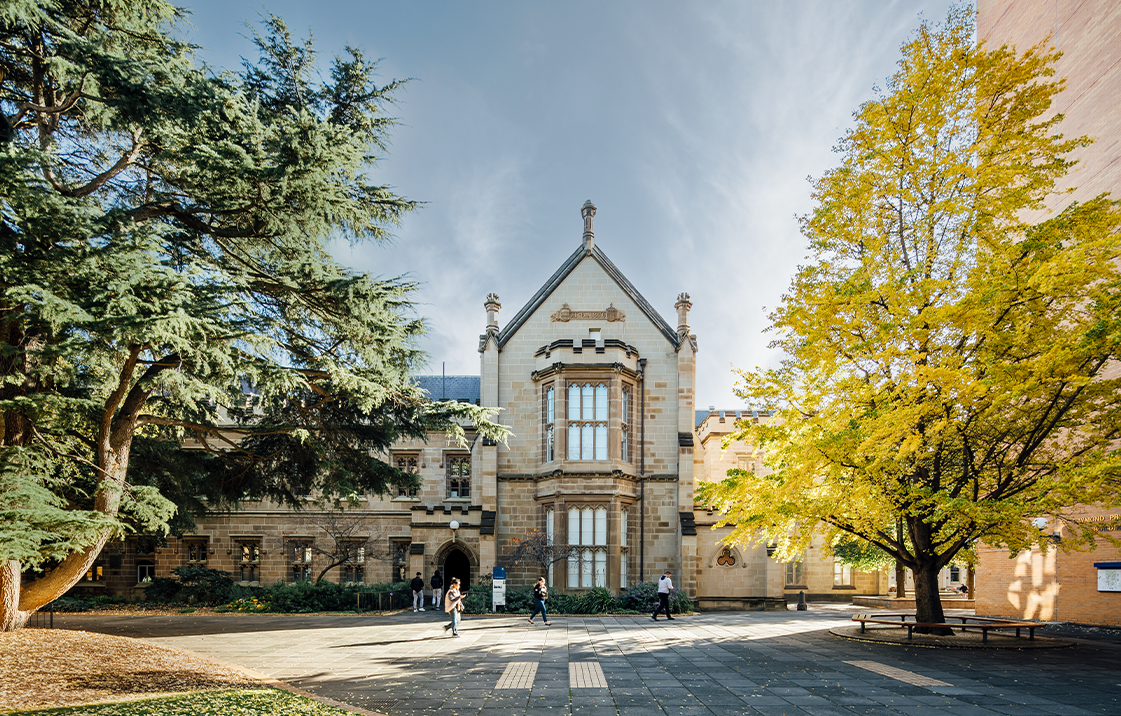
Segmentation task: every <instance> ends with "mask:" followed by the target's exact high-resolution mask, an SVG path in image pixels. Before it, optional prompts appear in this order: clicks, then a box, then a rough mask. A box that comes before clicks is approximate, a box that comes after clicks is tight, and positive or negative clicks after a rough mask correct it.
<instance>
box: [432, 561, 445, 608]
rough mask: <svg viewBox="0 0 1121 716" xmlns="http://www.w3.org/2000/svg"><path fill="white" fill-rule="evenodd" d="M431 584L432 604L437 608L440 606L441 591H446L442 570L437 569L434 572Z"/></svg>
mask: <svg viewBox="0 0 1121 716" xmlns="http://www.w3.org/2000/svg"><path fill="white" fill-rule="evenodd" d="M429 584H430V585H432V606H433V608H435V607H437V606H439V604H440V593H441V592H443V591H444V578H443V577H441V576H440V570H438V569H437V570H436V571H435V572H433V573H432V581H431V582H429Z"/></svg>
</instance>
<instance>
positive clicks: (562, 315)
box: [551, 303, 627, 323]
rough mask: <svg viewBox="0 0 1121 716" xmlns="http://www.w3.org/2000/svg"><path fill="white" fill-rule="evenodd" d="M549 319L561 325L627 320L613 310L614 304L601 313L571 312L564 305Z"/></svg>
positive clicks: (621, 313)
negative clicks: (571, 322)
mask: <svg viewBox="0 0 1121 716" xmlns="http://www.w3.org/2000/svg"><path fill="white" fill-rule="evenodd" d="M551 317H552V320H553V322H558V321H559V322H561V323H567V322H569V321H607V322H608V323H615V322H618V321H625V320H627V316H626V314H625V313H623V312H622V311H620V310H619V309H618V308H615V304H614V303H612V304H611V305H609V306H608V307H607V308H605V309H603V310H602V311H573V310H572V309H571V308H569V307H568V304H567V303H566V304H564V305H563V306H561V307H560V310H559V311H553V313H552V316H551Z"/></svg>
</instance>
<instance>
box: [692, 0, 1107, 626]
mask: <svg viewBox="0 0 1121 716" xmlns="http://www.w3.org/2000/svg"><path fill="white" fill-rule="evenodd" d="M973 27H974V26H973V18H972V11H971V10H969V9H968V8H957V9H954V10H952V11H951V12H950V14H949V16H948V18H947V20H946V22H945V23H944V24H943V25H940V26H936V27H932V26H930V25H927V24H924V25H923V26H922V27H920V28H919V30H918V31H917V32H916V33H915V35H914V37H913V38H912V39H911V40H910V41H909V42H907V43H906V44H905V45H904V46H903V48H902V52H903V57H902V59H901V60H900V62H899V69H898V71H897V72H896V73H895V75H893V76H892V77H891V78H890V79H889V81H888V84H887V86H886V89H885V90H884V91H882V92H880V93H878V96H877V97H876V98H875V99H874V100H872V101H869V102H867V103H866V104H864V105H862V106H861V107H860V109H859V110H858V111H857V112H856V113H855V120H856V126H855V127H854V128H853V129H852V130H851V131H849V132H848V133H847V134H846V135H845V136H844V138H843V139H842V140H841V142H840V144H839V146H838V148H837V151H838V153H839V154H840V157H841V163H840V165H839V166H838V167H836V168H835V169H832V170H830V171H828V172H826V174H825V175H824V176H823V177H821V178H820V179H818V180H816V181H815V182H814V190H813V198H814V200H815V202H816V207H815V209H814V210H813V212H812V213H811V214H810V215H808V216H806V217H804V218H803V219H802V229H803V232H804V234H805V235H806V237H807V238H808V239H809V242H810V249H811V257H810V261H809V263H808V265H806V266H804V267H801V268H800V269H799V271H798V273H797V274H796V276H795V277H794V279H793V282H792V285H791V287H790V289H789V291H788V293H787V294H786V295H785V296H784V297H783V300H782V303H781V305H780V306H779V307H778V308H777V309H776V310H775V311H774V312H773V313H772V314H771V316H770V317H771V320H772V331H774V332H775V333H776V335H777V336H778V337H777V339H776V340H775V341H774V342H773V344H772V345H773V346H774V347H776V348H778V349H780V350H781V351H782V352H783V355H784V358H783V360H782V362H781V364H780V367H778V368H775V369H771V370H756V371H742V372H740V375H741V378H742V383H741V384H740V386H739V394H740V395H741V396H742V397H743V398H745V399H746V400H749V401H751V402H753V403H755V404H761V405H764V406H767V407H770V408H773V409H774V410H775V411H776V413H775V417H774V418H773V419H772V420H771V421H769V422H764V423H760V424H758V425H755V424H745V425H742V426H741V428H740V431H739V432H738V433H737V434H736V435H735V438H736V439H741V440H746V441H748V442H750V443H752V444H754V445H756V446H759V447H761V448H762V449H763V450H764V451H765V455H766V463H767V465H768V466H769V467H770V468H771V470H772V472H771V473H770V474H767V475H753V474H750V473H747V472H744V471H732V472H731V473H730V477H729V479H728V480H725V481H724V482H723V483H721V484H719V485H713V486H711V487H709V488H707V489H706V490H703V491H702V496H701V499H704V500H706V501H707V502H708V504H711V505H713V506H716V507H719V508H721V509H723V510H724V511H725V512H726V515H727V520H728V523H730V524H734V525H735V526H736V527H735V531H734V533H733V536H732V538H733V539H734V540H737V541H748V540H758V539H768V540H778V541H779V542H781V543H783V544H784V545H785V546H786V548H787V550H788V552H794V551H796V550H798V549H801V548H802V547H804V546H805V545H806V544H807V543H808V542H809V540H810V539H811V537H812V536H813V534H814V533H818V532H822V531H824V532H827V533H831V534H830V536H831V537H836V536H837V535H838V534H839V533H847V534H850V535H852V536H855V537H857V538H858V539H860V540H864V541H866V542H868V543H871V544H874V545H876V546H877V547H879V548H880V549H882V550H883V551H884V552H885V553H887V554H888V555H890V556H892V557H894V558H896V559H898V560H900V561H901V562H902V563H903V564H905V565H906V566H907V567H909V568H910V569H912V570H913V571H914V573H915V578H916V598H917V600H918V603H917V606H918V611H919V618H920V621H929V620H935V621H941V616H942V614H941V605H940V603H939V602H938V597H937V583H936V575H937V572H938V570H939V569H941V568H942V567H944V566H946V565H947V564H949V563H950V561H951V560H952V559H953V558H954V555H956V554H957V553H958V552H959V551H960V550H962V549H963V548H966V547H968V546H969V545H970V544H972V542H973V541H975V540H978V539H983V540H984V541H986V542H987V543H989V544H997V545H1004V546H1007V547H1009V548H1011V549H1014V550H1015V549H1023V548H1025V547H1028V546H1030V545H1032V544H1037V543H1039V544H1041V543H1042V542H1043V541H1044V539H1045V536H1041V535H1040V534H1039V531H1038V530H1036V529H1035V528H1034V527H1032V526H1031V525H1030V522H1029V518H1031V517H1033V516H1038V515H1041V514H1048V515H1053V516H1056V517H1057V516H1058V515H1059V514H1060V513H1061V512H1062V510H1064V508H1067V507H1069V506H1070V505H1072V504H1075V503H1103V504H1117V503H1118V502H1119V494H1121V491H1119V490H1118V489H1117V488H1118V476H1119V474H1121V469H1119V468H1121V464H1119V459H1118V454H1117V452H1116V450H1115V449H1114V446H1115V444H1116V440H1117V438H1118V437H1119V436H1121V421H1119V419H1118V410H1117V407H1118V405H1119V404H1121V400H1119V399H1121V380H1119V378H1118V377H1117V371H1113V372H1109V371H1107V370H1106V369H1107V367H1109V366H1110V364H1111V362H1113V361H1114V360H1115V356H1116V354H1117V348H1118V338H1119V336H1121V330H1119V312H1118V307H1119V303H1121V302H1119V300H1118V295H1119V289H1121V276H1119V271H1118V265H1119V263H1118V262H1119V260H1121V250H1119V246H1121V242H1119V241H1118V236H1117V230H1118V226H1119V224H1121V217H1119V212H1118V208H1117V205H1116V204H1115V202H1113V201H1112V200H1110V199H1109V198H1108V197H1099V198H1097V199H1095V200H1093V201H1089V202H1086V203H1084V204H1081V205H1071V206H1070V207H1068V208H1067V209H1066V210H1065V211H1063V212H1061V213H1059V214H1057V215H1054V216H1053V217H1052V218H1050V219H1048V220H1046V221H1044V222H1042V223H1039V224H1034V225H1033V224H1029V223H1027V222H1026V220H1025V218H1024V217H1025V216H1027V215H1028V213H1030V212H1033V211H1037V210H1039V209H1041V208H1043V206H1044V205H1043V200H1044V199H1045V197H1047V196H1048V195H1049V194H1052V193H1053V191H1054V186H1055V180H1056V179H1057V178H1059V177H1061V176H1063V175H1064V174H1065V173H1066V172H1067V171H1069V169H1070V168H1071V166H1072V163H1071V162H1070V161H1069V160H1068V159H1067V158H1066V155H1067V154H1068V153H1069V152H1070V151H1071V150H1072V149H1074V148H1075V147H1077V146H1080V145H1082V144H1085V143H1086V142H1088V141H1089V140H1088V139H1085V138H1073V139H1070V138H1065V137H1063V136H1062V135H1061V134H1060V133H1059V122H1060V121H1061V116H1058V115H1051V116H1048V111H1049V108H1050V104H1051V99H1052V97H1053V96H1054V95H1055V94H1056V93H1057V92H1058V91H1059V90H1060V89H1061V88H1062V80H1059V79H1057V78H1055V77H1054V76H1053V70H1052V69H1051V64H1052V63H1053V62H1054V60H1055V59H1056V58H1057V56H1058V55H1057V53H1056V52H1054V51H1053V50H1048V49H1047V48H1046V47H1044V46H1036V47H1033V48H1031V49H1029V50H1027V51H1026V52H1024V53H1023V54H1017V51H1016V50H1015V49H1014V48H1009V47H999V48H989V47H987V46H986V45H985V44H984V43H981V44H980V45H975V44H974V43H973V39H972V36H973ZM1092 538H1093V533H1091V532H1088V531H1079V532H1077V534H1076V537H1075V539H1073V540H1068V541H1067V542H1066V546H1067V547H1077V546H1082V545H1086V544H1089V543H1090V540H1091V539H1092Z"/></svg>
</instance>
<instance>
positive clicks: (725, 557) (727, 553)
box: [716, 547, 736, 567]
mask: <svg viewBox="0 0 1121 716" xmlns="http://www.w3.org/2000/svg"><path fill="white" fill-rule="evenodd" d="M716 563H717V564H718V565H720V566H721V567H734V566H735V564H736V555H734V554H732V550H730V549H728V548H727V547H725V548H724V549H723V551H721V552H720V556H719V557H717V558H716Z"/></svg>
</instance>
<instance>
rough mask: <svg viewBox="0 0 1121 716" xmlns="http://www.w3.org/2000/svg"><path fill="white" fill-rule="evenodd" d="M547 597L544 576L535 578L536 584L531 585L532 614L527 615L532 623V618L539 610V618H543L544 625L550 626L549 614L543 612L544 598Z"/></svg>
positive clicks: (547, 589)
mask: <svg viewBox="0 0 1121 716" xmlns="http://www.w3.org/2000/svg"><path fill="white" fill-rule="evenodd" d="M548 598H549V587H548V586H546V585H545V578H544V577H541V578H540V579H538V580H537V584H534V585H533V614H530V615H529V623H530V624H533V618H534V617H535V616H537V612H541V618H542V619H544V620H545V626H550V624H549V615H548V614H547V613H546V612H545V600H546V599H548Z"/></svg>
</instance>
